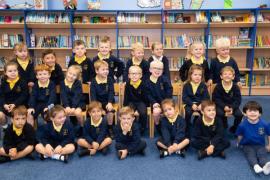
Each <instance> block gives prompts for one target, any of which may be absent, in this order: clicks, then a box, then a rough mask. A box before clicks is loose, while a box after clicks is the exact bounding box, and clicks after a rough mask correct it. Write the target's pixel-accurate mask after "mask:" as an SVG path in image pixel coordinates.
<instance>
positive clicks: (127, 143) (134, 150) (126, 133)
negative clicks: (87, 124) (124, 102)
mask: <svg viewBox="0 0 270 180" xmlns="http://www.w3.org/2000/svg"><path fill="white" fill-rule="evenodd" d="M119 120H120V123H118V124H117V125H116V127H115V129H114V132H115V148H116V150H117V154H118V158H119V159H125V158H126V157H127V156H128V155H134V154H141V155H144V149H145V148H146V142H145V141H144V140H142V139H141V136H140V130H139V127H138V125H137V123H134V120H135V114H134V111H133V109H131V108H130V107H127V106H126V107H123V108H121V109H120V111H119Z"/></svg>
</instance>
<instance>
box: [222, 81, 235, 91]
mask: <svg viewBox="0 0 270 180" xmlns="http://www.w3.org/2000/svg"><path fill="white" fill-rule="evenodd" d="M221 84H222V87H223V89H224V90H225V92H226V93H228V92H229V91H230V90H231V89H232V86H233V82H231V84H230V86H225V85H224V81H223V80H222V81H221Z"/></svg>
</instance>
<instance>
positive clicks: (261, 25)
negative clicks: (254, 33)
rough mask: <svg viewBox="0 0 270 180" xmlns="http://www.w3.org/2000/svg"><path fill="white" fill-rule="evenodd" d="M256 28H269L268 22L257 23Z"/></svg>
mask: <svg viewBox="0 0 270 180" xmlns="http://www.w3.org/2000/svg"><path fill="white" fill-rule="evenodd" d="M257 27H270V22H258V23H257Z"/></svg>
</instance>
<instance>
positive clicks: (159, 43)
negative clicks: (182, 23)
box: [151, 42, 163, 51]
mask: <svg viewBox="0 0 270 180" xmlns="http://www.w3.org/2000/svg"><path fill="white" fill-rule="evenodd" d="M157 45H162V48H163V44H162V43H161V42H154V43H153V44H152V45H151V50H152V51H154V49H155V47H156V46H157Z"/></svg>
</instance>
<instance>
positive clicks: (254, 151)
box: [236, 101, 270, 175]
mask: <svg viewBox="0 0 270 180" xmlns="http://www.w3.org/2000/svg"><path fill="white" fill-rule="evenodd" d="M243 113H244V115H245V116H246V117H245V118H244V119H243V121H242V122H241V124H240V125H239V126H238V128H237V131H236V135H237V136H238V142H239V145H241V146H242V149H243V151H244V154H245V156H246V159H247V160H248V163H249V164H250V166H251V167H252V168H253V169H254V171H255V173H262V172H263V173H264V174H265V175H269V174H270V161H269V158H268V155H267V152H266V148H267V149H268V150H270V144H269V142H270V141H269V140H270V128H269V125H267V124H266V122H265V121H264V120H262V119H261V118H260V116H261V114H262V107H261V105H260V104H258V103H257V102H256V101H249V102H247V104H245V106H244V107H243ZM265 136H267V137H268V141H269V142H268V146H267V147H266V148H265Z"/></svg>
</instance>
